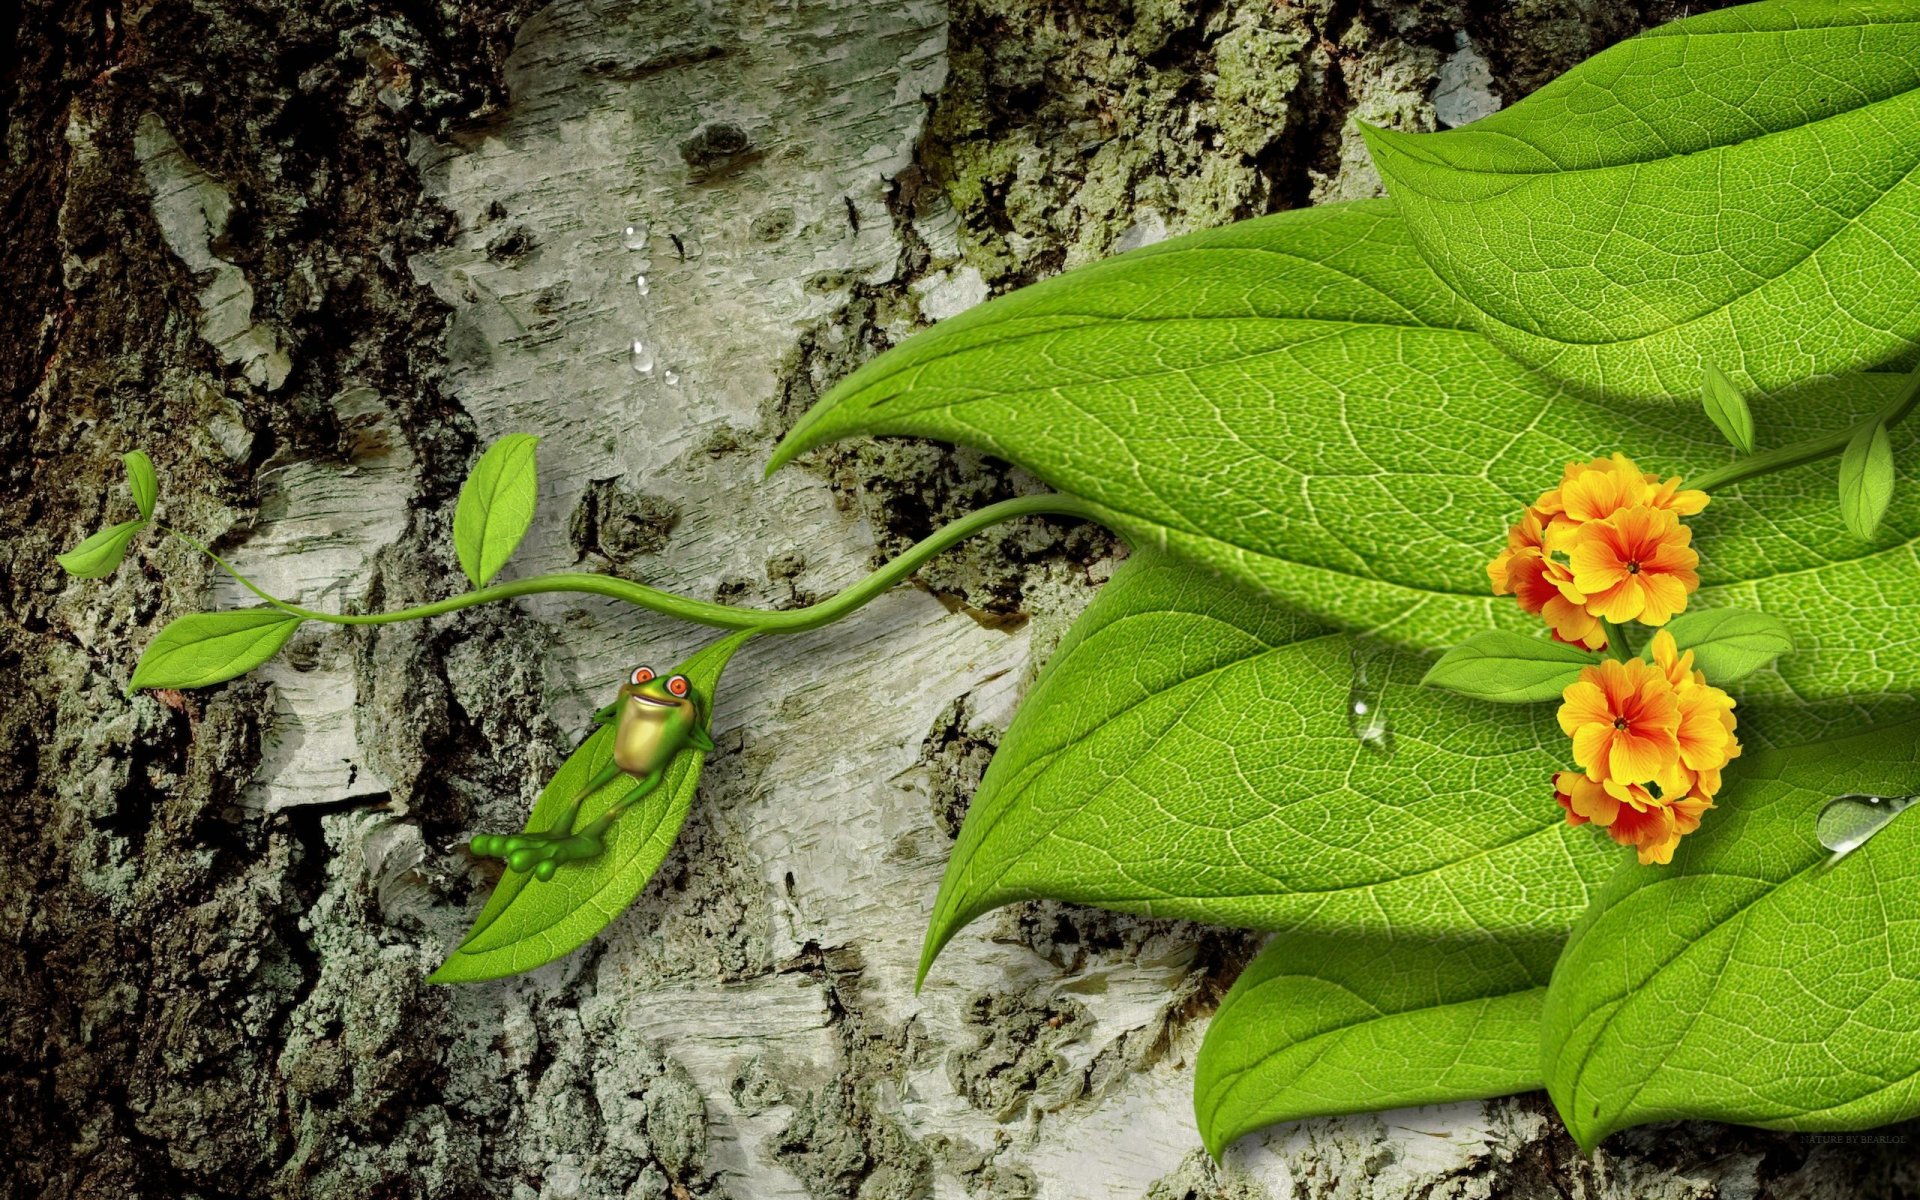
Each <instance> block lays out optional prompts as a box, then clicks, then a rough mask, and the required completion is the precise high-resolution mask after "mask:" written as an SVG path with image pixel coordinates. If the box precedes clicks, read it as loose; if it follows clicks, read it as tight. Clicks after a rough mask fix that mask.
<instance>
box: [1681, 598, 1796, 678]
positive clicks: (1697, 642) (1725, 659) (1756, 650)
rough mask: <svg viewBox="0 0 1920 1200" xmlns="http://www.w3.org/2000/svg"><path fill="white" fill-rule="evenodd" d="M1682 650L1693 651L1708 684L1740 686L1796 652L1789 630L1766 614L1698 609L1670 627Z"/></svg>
mask: <svg viewBox="0 0 1920 1200" xmlns="http://www.w3.org/2000/svg"><path fill="white" fill-rule="evenodd" d="M1667 632H1669V633H1671V634H1673V640H1674V643H1675V644H1676V645H1678V646H1679V647H1680V649H1682V650H1691V651H1693V665H1694V666H1696V667H1698V668H1699V669H1700V670H1702V671H1704V672H1706V675H1707V682H1708V683H1711V684H1714V685H1715V686H1719V685H1722V684H1728V683H1737V682H1739V681H1740V680H1742V679H1745V678H1746V677H1747V676H1749V675H1751V674H1753V673H1754V672H1755V671H1758V670H1759V669H1760V668H1761V667H1764V666H1766V665H1767V664H1768V663H1770V662H1772V661H1773V660H1774V659H1776V658H1779V657H1780V656H1781V655H1782V654H1786V653H1789V652H1791V651H1792V650H1793V635H1792V634H1791V633H1789V632H1787V627H1786V626H1785V625H1783V624H1781V623H1780V622H1779V621H1778V620H1776V619H1774V618H1773V617H1770V616H1768V615H1767V614H1765V613H1757V612H1753V611H1751V610H1749V609H1744V608H1697V609H1694V610H1692V611H1691V612H1684V613H1681V614H1680V615H1679V616H1677V617H1675V618H1674V619H1673V620H1672V621H1670V622H1668V624H1667Z"/></svg>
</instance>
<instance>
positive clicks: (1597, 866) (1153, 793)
mask: <svg viewBox="0 0 1920 1200" xmlns="http://www.w3.org/2000/svg"><path fill="white" fill-rule="evenodd" d="M1354 649H1355V643H1354V640H1353V639H1352V638H1350V637H1348V636H1346V635H1343V634H1337V633H1330V632H1328V631H1327V630H1325V629H1324V628H1320V627H1317V626H1315V625H1313V624H1312V623H1310V622H1308V621H1306V620H1305V619H1303V618H1300V617H1297V616H1294V615H1292V614H1290V613H1287V612H1286V611H1284V610H1281V609H1278V608H1276V607H1274V606H1273V605H1271V604H1268V603H1266V602H1265V601H1263V600H1262V599H1260V598H1259V597H1257V596H1254V595H1252V594H1251V593H1249V592H1247V591H1246V590H1245V589H1242V588H1239V587H1236V586H1234V585H1233V584H1232V583H1231V582H1230V581H1228V580H1225V579H1222V578H1220V577H1218V576H1214V575H1212V574H1211V573H1209V572H1206V571H1204V570H1196V569H1195V568H1193V567H1192V566H1191V565H1188V564H1185V563H1181V562H1178V561H1176V560H1171V559H1165V558H1161V557H1160V556H1157V555H1153V554H1150V553H1138V552H1137V553H1136V554H1135V556H1134V557H1133V558H1132V559H1130V560H1129V561H1128V562H1127V563H1126V564H1125V565H1124V566H1123V567H1122V568H1121V570H1119V571H1118V572H1116V573H1115V575H1114V578H1113V579H1112V581H1110V582H1109V583H1108V584H1107V585H1106V586H1105V587H1104V588H1103V589H1101V592H1100V594H1099V596H1098V597H1097V598H1096V599H1095V601H1094V603H1093V605H1092V607H1091V608H1089V610H1088V611H1087V612H1086V614H1085V615H1083V616H1082V617H1081V618H1080V620H1079V621H1078V622H1077V623H1076V624H1075V625H1074V627H1073V630H1072V631H1071V632H1069V634H1068V635H1067V637H1066V639H1065V640H1064V641H1063V642H1062V644H1061V647H1060V649H1059V650H1058V651H1056V652H1055V654H1054V656H1053V658H1052V660H1051V661H1050V662H1049V663H1048V665H1047V668H1046V670H1045V671H1044V672H1043V674H1042V675H1041V677H1040V679H1039V680H1038V681H1037V682H1036V684H1035V685H1034V689H1033V692H1032V694H1031V695H1030V696H1029V697H1028V698H1027V700H1026V702H1025V703H1024V704H1022V705H1021V707H1020V710H1019V713H1018V714H1017V715H1016V717H1015V718H1014V722H1013V725H1012V727H1011V728H1010V729H1009V730H1008V731H1007V735H1006V737H1005V738H1003V739H1002V741H1001V743H1000V747H999V750H998V751H997V752H996V753H995V755H994V758H993V762H992V764H991V765H990V767H989V768H988V771H987V775H986V778H985V780H984V781H983V782H982V783H981V786H980V789H979V791H978V792H977V793H976V795H975V796H974V799H973V803H972V805H971V806H970V807H969V809H968V811H967V817H966V821H965V823H964V824H963V826H962V828H961V831H960V837H959V840H958V842H957V843H956V845H955V847H954V850H953V855H952V857H951V858H950V859H949V861H948V864H947V871H946V877H945V879H944V880H943V881H942V883H941V885H940V894H939V896H938V898H937V899H936V900H935V902H934V911H933V916H932V919H931V922H930V924H929V927H928V930H927V939H926V945H925V947H924V950H923V955H922V960H921V973H922V976H923V977H924V974H925V971H926V969H927V967H928V966H929V965H930V964H931V963H932V961H933V957H934V955H935V954H937V953H938V951H939V950H940V948H941V947H942V946H943V945H944V944H945V943H946V942H947V940H948V939H949V938H951V937H952V936H953V935H954V933H955V932H957V931H958V930H959V929H960V928H961V927H962V926H964V925H965V924H966V923H967V922H969V921H971V920H972V919H973V918H975V917H977V916H979V915H980V914H982V913H984V912H986V911H988V910H990V909H992V908H995V907H997V906H999V905H1002V904H1007V903H1010V902H1012V901H1015V900H1024V899H1030V898H1034V897H1039V896H1045V897H1050V898H1056V899H1063V900H1072V901H1078V902H1082V903H1088V904H1097V905H1100V906H1102V907H1106V908H1113V909H1118V910H1121V911H1124V912H1135V913H1143V914H1148V915H1152V916H1174V917H1187V918H1193V919H1196V920H1203V921H1211V922H1215V923H1218V924H1224V925H1235V926H1244V927H1251V928H1259V929H1273V930H1299V931H1305V932H1314V933H1324V934H1346V935H1357V934H1366V933H1382V934H1384V933H1396V934H1404V935H1407V936H1460V935H1462V934H1469V933H1471V934H1479V933H1483V932H1486V931H1497V932H1500V933H1503V934H1521V933H1528V934H1533V935H1542V936H1558V935H1560V934H1561V933H1563V932H1564V931H1565V929H1566V928H1567V926H1568V925H1569V924H1570V923H1571V922H1572V920H1573V919H1574V917H1575V916H1576V915H1578V913H1579V912H1580V910H1581V909H1582V908H1583V907H1584V905H1585V904H1586V900H1587V895H1588V890H1589V886H1590V885H1592V884H1594V883H1595V882H1596V881H1598V880H1599V879H1601V878H1603V877H1604V876H1605V875H1606V873H1607V872H1608V870H1609V869H1610V868H1611V866H1612V864H1613V862H1614V861H1615V859H1616V857H1617V854H1616V853H1615V850H1614V848H1613V847H1611V845H1610V844H1607V843H1605V842H1604V841H1603V840H1602V839H1599V838H1596V837H1595V836H1594V834H1593V831H1591V830H1586V829H1574V828H1571V827H1569V826H1568V825H1567V824H1566V823H1565V821H1564V820H1563V819H1562V813H1561V811H1560V809H1559V808H1558V806H1556V805H1555V803H1554V800H1553V789H1552V782H1551V777H1552V773H1553V772H1554V771H1555V770H1556V769H1559V768H1561V767H1563V766H1564V763H1562V762H1561V759H1562V758H1563V757H1564V752H1565V744H1566V738H1565V736H1564V735H1563V734H1562V733H1561V732H1560V730H1559V728H1558V727H1557V726H1556V725H1555V724H1554V719H1553V714H1552V712H1551V711H1550V710H1548V709H1545V708H1544V707H1539V706H1536V707H1535V708H1533V709H1516V708H1496V707H1494V706H1492V705H1487V704H1481V703H1476V702H1473V701H1469V700H1464V699H1461V698H1460V697H1457V696H1453V695H1449V694H1448V693H1445V692H1441V691H1438V690H1435V689H1433V688H1423V687H1420V686H1418V684H1417V682H1416V681H1417V680H1418V679H1419V677H1420V674H1421V670H1422V667H1423V666H1424V664H1423V663H1422V662H1420V661H1419V660H1418V659H1414V658H1412V657H1410V656H1406V655H1401V654H1395V653H1391V652H1383V651H1378V650H1375V651H1373V652H1372V653H1370V654H1369V653H1367V652H1366V651H1363V656H1362V659H1361V662H1362V664H1363V666H1364V668H1365V671H1366V678H1367V689H1368V697H1369V700H1370V703H1373V704H1375V705H1377V706H1378V707H1377V709H1376V711H1384V712H1385V713H1386V714H1387V716H1388V719H1389V720H1390V721H1391V723H1392V735H1391V737H1392V753H1391V754H1390V755H1387V754H1382V753H1380V752H1379V751H1377V750H1375V749H1371V748H1369V747H1367V746H1364V745H1363V744H1362V743H1361V742H1360V740H1359V739H1358V738H1356V737H1355V736H1354V735H1353V734H1352V732H1351V731H1350V730H1349V728H1348V724H1347V707H1348V703H1349V697H1350V694H1351V693H1352V690H1353V681H1354V663H1353V651H1354Z"/></svg>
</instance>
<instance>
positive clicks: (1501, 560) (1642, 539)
mask: <svg viewBox="0 0 1920 1200" xmlns="http://www.w3.org/2000/svg"><path fill="white" fill-rule="evenodd" d="M1706 506H1707V494H1706V493H1705V492H1700V491H1683V490H1681V487H1680V479H1679V477H1678V476H1675V477H1674V478H1672V479H1668V480H1666V481H1664V482H1662V481H1661V479H1660V477H1659V476H1658V475H1652V474H1648V473H1645V472H1643V471H1641V470H1640V468H1639V467H1637V466H1635V465H1634V463H1633V460H1632V459H1630V458H1628V457H1627V456H1626V455H1624V454H1615V455H1614V456H1613V457H1612V458H1596V459H1593V460H1592V461H1591V462H1585V463H1580V462H1572V463H1568V464H1567V469H1566V471H1565V472H1564V473H1563V475H1562V476H1561V479H1560V486H1559V487H1557V488H1554V489H1553V490H1551V491H1548V492H1545V493H1543V494H1542V495H1541V497H1540V499H1538V500H1536V501H1535V502H1534V503H1533V504H1532V505H1531V506H1529V507H1528V509H1527V511H1526V513H1525V514H1524V515H1522V516H1521V518H1520V523H1519V524H1517V525H1515V526H1514V527H1513V528H1512V529H1511V530H1509V531H1508V533H1507V548H1506V549H1505V550H1503V551H1501V552H1500V554H1499V555H1497V556H1496V557H1495V558H1494V560H1493V561H1492V562H1490V563H1488V564H1487V576H1488V578H1490V579H1491V580H1492V581H1493V593H1494V595H1496V596H1505V595H1512V596H1514V597H1515V598H1517V599H1518V600H1519V601H1520V607H1522V608H1524V609H1526V610H1527V611H1528V612H1530V613H1538V614H1539V615H1540V616H1541V617H1543V618H1544V619H1545V620H1546V622H1547V625H1548V627H1549V628H1551V629H1552V630H1553V636H1554V637H1555V638H1557V639H1559V640H1560V641H1563V642H1567V643H1570V644H1572V645H1577V646H1584V647H1586V648H1587V649H1589V650H1603V649H1605V648H1606V645H1607V627H1606V624H1605V623H1606V622H1608V621H1614V622H1619V621H1641V622H1644V623H1646V624H1648V625H1664V624H1666V622H1667V620H1668V618H1670V617H1672V616H1673V615H1674V614H1675V613H1677V612H1680V611H1682V610H1684V609H1685V608H1686V607H1687V597H1688V595H1690V594H1691V593H1692V592H1694V591H1695V590H1696V589H1697V588H1699V586H1700V576H1699V575H1698V574H1696V573H1695V572H1694V568H1695V567H1696V566H1698V565H1699V563H1700V556H1699V555H1697V554H1695V553H1694V552H1693V549H1692V548H1691V546H1690V545H1689V542H1691V541H1692V538H1693V531H1692V530H1690V529H1688V528H1687V527H1686V526H1685V525H1682V524H1681V523H1680V518H1681V517H1690V516H1692V515H1693V514H1695V513H1697V512H1699V511H1700V510H1701V509H1703V508H1705V507H1706Z"/></svg>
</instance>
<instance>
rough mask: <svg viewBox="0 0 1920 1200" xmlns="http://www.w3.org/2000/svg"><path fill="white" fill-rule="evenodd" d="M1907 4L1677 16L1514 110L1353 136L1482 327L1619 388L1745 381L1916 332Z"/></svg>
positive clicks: (1830, 360) (1658, 393)
mask: <svg viewBox="0 0 1920 1200" xmlns="http://www.w3.org/2000/svg"><path fill="white" fill-rule="evenodd" d="M1915 129H1920V2H1916V0H1898V2H1888V3H1861V4H1837V3H1830V2H1823V0H1786V2H1773V3H1761V4H1749V5H1744V6H1742V7H1739V8H1733V9H1726V10H1722V11H1720V12H1714V13H1707V14H1704V15H1702V16H1697V17H1693V18H1691V19H1689V20H1684V21H1676V22H1673V23H1671V24H1668V25H1664V26H1661V27H1660V28H1658V29H1655V30H1652V31H1651V32H1649V33H1645V34H1642V35H1641V36H1639V37H1636V38H1633V39H1631V40H1629V41H1626V42H1623V43H1621V44H1619V45H1617V46H1614V47H1612V48H1611V49H1609V50H1606V51H1603V52H1602V53H1600V54H1597V55H1595V56H1593V57H1592V58H1590V59H1588V60H1587V61H1586V62H1584V63H1582V64H1580V65H1579V66H1577V67H1574V68H1573V69H1572V70H1570V71H1568V72H1567V73H1566V74H1564V75H1562V76H1560V77H1559V78H1558V79H1556V80H1554V81H1553V82H1551V83H1549V84H1547V85H1545V86H1544V87H1542V88H1540V90H1539V91H1537V92H1535V93H1533V94H1532V95H1531V96H1528V97H1527V98H1526V99H1524V100H1522V101H1520V102H1519V103H1517V104H1514V105H1512V106H1511V107H1509V108H1506V109H1503V110H1501V111H1500V112H1498V113H1495V114H1493V115H1492V116H1489V117H1487V118H1485V119H1483V120H1480V121H1476V122H1474V123H1473V124H1471V125H1468V126H1466V127H1464V128H1461V129H1456V130H1449V131H1446V132H1442V133H1432V134H1406V133H1395V132H1391V131H1388V130H1383V129H1368V130H1367V132H1366V137H1367V143H1368V146H1369V148H1370V149H1371V150H1372V152H1373V157H1374V162H1375V165H1377V166H1378V167H1379V169H1380V173H1381V175H1382V177H1383V178H1384V179H1385V180H1386V183H1387V190H1388V192H1389V194H1391V195H1392V196H1393V197H1394V199H1395V200H1396V201H1398V202H1399V205H1400V209H1401V211H1402V212H1403V213H1404V214H1405V215H1406V218H1407V220H1408V221H1409V222H1410V223H1411V224H1412V226H1413V230H1414V234H1415V236H1416V237H1417V238H1418V240H1419V242H1420V246H1421V248H1422V250H1423V251H1424V252H1425V253H1426V255H1427V257H1428V260H1429V261H1430V262H1432V263H1433V264H1434V266H1435V268H1436V269H1437V270H1438V271H1439V272H1440V274H1441V275H1442V276H1444V277H1445V278H1446V279H1447V280H1448V281H1449V282H1450V283H1452V284H1453V285H1454V286H1455V287H1456V288H1458V289H1459V290H1460V291H1461V292H1462V293H1463V294H1464V295H1465V296H1466V298H1467V299H1468V300H1469V301H1470V302H1472V303H1473V304H1474V305H1475V308H1476V310H1477V313H1478V316H1477V318H1476V319H1477V321H1478V323H1479V325H1480V327H1481V328H1482V330H1483V331H1484V332H1486V333H1488V334H1489V335H1490V336H1492V337H1494V338H1495V339H1496V340H1497V341H1499V343H1500V344H1501V345H1502V346H1504V347H1506V348H1507V349H1508V350H1510V351H1512V352H1513V353H1514V354H1516V355H1517V356H1519V357H1520V358H1522V359H1524V360H1525V361H1528V362H1530V363H1533V364H1535V365H1537V366H1540V367H1541V368H1543V369H1545V370H1547V371H1549V372H1550V373H1552V374H1553V375H1555V376H1556V377H1558V378H1562V379H1568V380H1572V381H1576V382H1578V383H1580V384H1582V385H1585V386H1589V387H1593V388H1604V389H1605V390H1606V391H1607V392H1608V393H1609V394H1611V395H1614V396H1621V397H1640V398H1656V397H1678V398H1682V399H1687V400H1691V399H1692V397H1694V396H1696V395H1698V394H1699V393H1698V389H1699V386H1700V374H1701V370H1702V368H1703V367H1704V366H1706V365H1708V364H1715V365H1718V366H1721V367H1724V368H1726V369H1727V370H1728V372H1729V374H1730V375H1732V376H1733V378H1734V379H1735V381H1736V382H1739V383H1741V384H1743V385H1751V386H1753V387H1758V388H1761V389H1775V388H1780V387H1784V386H1787V385H1789V384H1791V383H1793V382H1795V381H1797V380H1802V379H1807V378H1810V377H1813V376H1818V375H1823V374H1829V373H1840V372H1845V371H1851V370H1858V369H1861V368H1864V367H1871V366H1874V365H1876V364H1879V363H1884V362H1887V361H1890V360H1892V359H1895V358H1898V357H1900V356H1903V355H1909V354H1910V353H1911V352H1912V350H1913V348H1914V346H1915V344H1916V343H1920V138H1915V137H1914V130H1915Z"/></svg>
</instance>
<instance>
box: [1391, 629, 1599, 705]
mask: <svg viewBox="0 0 1920 1200" xmlns="http://www.w3.org/2000/svg"><path fill="white" fill-rule="evenodd" d="M1596 661H1598V660H1597V659H1595V657H1594V656H1593V655H1591V654H1588V653H1586V652H1585V651H1583V650H1580V649H1578V648H1576V647H1573V646H1569V645H1566V644H1564V643H1562V642H1555V641H1549V640H1548V639H1546V638H1537V637H1527V636H1526V635H1524V634H1519V633H1514V632H1512V631H1510V630H1505V629H1489V630H1488V631H1487V632H1485V633H1478V634H1475V635H1474V636H1472V637H1470V638H1468V639H1467V640H1466V641H1465V642H1463V643H1462V644H1460V645H1458V646H1455V647H1454V648H1453V649H1451V650H1449V651H1447V652H1446V653H1445V654H1443V655H1441V656H1440V660H1439V661H1438V662H1436V663H1434V664H1433V666H1432V667H1430V668H1429V669H1428V670H1427V673H1426V676H1425V677H1424V678H1422V679H1421V680H1420V682H1421V683H1423V684H1425V685H1426V686H1427V687H1437V688H1445V689H1446V690H1447V691H1450V692H1454V693H1457V694H1459V695H1462V696H1468V697H1471V698H1473V699H1475V700H1491V701H1493V702H1494V703H1495V704H1533V703H1536V702H1538V701H1541V700H1558V699H1559V698H1560V693H1562V692H1564V691H1566V690H1567V685H1568V684H1570V683H1572V682H1573V681H1574V680H1576V679H1578V678H1580V669H1581V668H1582V667H1589V666H1592V665H1593V664H1594V663H1595V662H1596Z"/></svg>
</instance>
